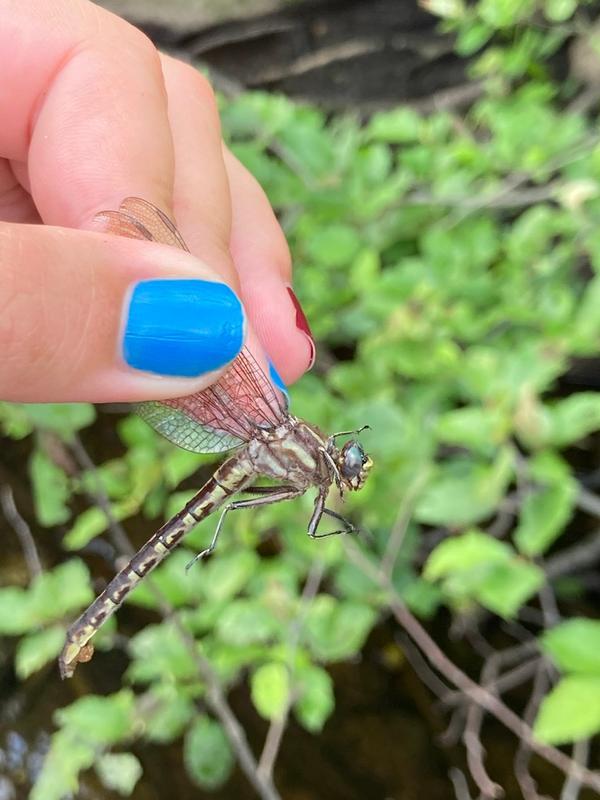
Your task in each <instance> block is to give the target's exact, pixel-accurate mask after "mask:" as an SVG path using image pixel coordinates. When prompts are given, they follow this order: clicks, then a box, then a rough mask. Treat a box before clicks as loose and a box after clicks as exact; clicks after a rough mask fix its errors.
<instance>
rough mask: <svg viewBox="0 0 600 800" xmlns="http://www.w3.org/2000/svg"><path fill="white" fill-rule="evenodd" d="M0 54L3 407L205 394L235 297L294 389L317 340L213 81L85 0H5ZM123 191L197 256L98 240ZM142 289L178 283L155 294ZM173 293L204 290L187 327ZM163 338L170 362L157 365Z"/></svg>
mask: <svg viewBox="0 0 600 800" xmlns="http://www.w3.org/2000/svg"><path fill="white" fill-rule="evenodd" d="M0 54H1V55H0V65H1V73H2V82H1V83H0V119H2V125H0V352H1V353H2V356H1V358H0V398H2V399H5V400H17V401H32V402H45V401H79V400H87V401H95V402H108V401H133V400H149V399H161V398H165V397H173V396H176V395H181V394H189V393H191V392H195V391H198V390H200V389H202V388H204V387H205V386H207V385H208V384H210V383H211V382H212V381H214V380H215V379H216V377H218V374H219V370H220V369H221V368H222V367H223V366H224V365H225V364H226V363H227V362H229V361H230V360H231V359H232V358H233V357H234V356H235V355H236V353H237V351H238V350H239V347H240V346H241V342H242V337H243V329H244V326H245V320H244V312H243V311H242V308H241V306H240V304H239V302H238V300H237V298H236V295H235V294H234V293H233V292H231V291H230V290H229V289H228V288H227V287H228V286H229V287H231V288H232V289H233V290H234V292H235V293H237V294H239V297H240V298H241V299H242V301H243V306H244V309H245V313H246V315H247V318H248V324H249V327H250V329H252V330H254V331H255V332H256V335H257V336H258V340H259V341H260V343H261V345H262V346H263V347H264V348H265V350H266V351H267V352H268V354H269V356H270V358H271V359H272V361H273V362H274V364H275V365H276V368H277V370H278V371H279V373H280V374H281V376H282V377H283V379H284V380H285V381H286V383H289V382H291V381H293V380H295V379H297V378H298V377H299V375H301V374H302V372H304V370H306V369H307V368H308V367H309V366H310V365H311V363H312V359H313V357H314V344H313V342H312V339H311V338H310V333H309V330H308V326H307V324H306V320H305V319H304V316H303V314H302V311H301V309H300V306H299V305H298V304H297V301H296V300H295V296H294V295H293V293H292V292H291V290H290V280H291V265H290V256H289V252H288V249H287V245H286V242H285V239H284V236H283V233H282V231H281V229H280V227H279V225H278V223H277V221H276V219H275V217H274V214H273V212H272V210H271V208H270V206H269V203H268V201H267V199H266V197H265V195H264V193H263V192H262V190H261V188H260V187H259V186H258V184H257V183H256V181H255V180H254V179H253V178H252V176H251V175H250V174H249V173H248V172H247V171H246V169H245V168H244V167H243V166H242V165H241V164H240V163H239V162H238V161H237V160H236V159H235V157H234V156H233V155H232V154H231V153H230V152H229V151H228V150H227V149H226V148H225V147H224V145H223V142H222V140H221V134H220V127H219V117H218V111H217V107H216V104H215V99H214V95H213V92H212V90H211V88H210V86H209V84H208V83H207V81H206V80H205V79H204V78H203V77H202V76H201V75H200V74H199V73H198V72H197V71H196V70H194V69H193V68H192V67H190V66H188V65H185V64H183V63H181V62H178V61H176V60H174V59H172V58H169V57H167V56H164V55H159V53H158V52H157V51H156V49H155V48H154V46H153V45H152V44H151V42H150V41H149V40H148V39H147V38H146V37H145V36H144V35H143V34H142V33H141V32H140V31H138V30H136V29H135V28H134V27H132V26H131V25H129V24H128V23H126V22H125V21H123V20H121V19H119V18H118V17H116V16H114V15H112V14H110V13H109V12H108V11H105V10H104V9H101V8H99V7H97V6H95V5H93V4H92V3H89V2H85V0H60V1H59V0H29V2H27V3H22V2H21V1H20V0H5V1H4V3H3V4H2V6H1V7H0ZM130 195H135V196H138V197H142V198H144V199H146V200H149V201H150V202H152V203H154V204H155V205H157V206H159V207H160V208H161V209H163V210H164V211H165V213H167V214H168V215H169V216H170V217H173V216H174V217H175V218H176V220H177V224H178V227H179V229H180V230H181V232H182V235H183V237H184V239H185V240H186V242H187V244H188V246H189V248H190V250H191V251H192V253H194V256H190V255H189V254H187V253H185V252H182V251H179V250H175V249H172V248H167V247H165V246H164V245H159V244H152V243H148V242H139V241H135V240H129V239H122V238H118V237H113V236H109V235H106V234H102V233H101V232H98V227H97V225H96V224H95V223H94V216H95V215H96V214H97V212H99V211H103V210H107V209H108V210H109V209H118V207H119V204H120V202H121V201H122V200H123V198H125V197H127V196H130ZM40 223H43V224H40ZM57 226H60V227H57ZM94 228H96V230H94ZM149 279H169V280H160V281H159V282H158V283H153V286H154V287H155V288H151V291H150V294H151V296H148V291H146V290H147V289H148V287H152V285H151V284H145V283H141V284H140V281H142V282H143V281H147V280H149ZM176 279H188V280H189V279H193V280H194V281H196V283H194V284H193V286H195V287H196V291H195V296H196V298H197V306H194V308H195V309H196V310H197V313H196V315H195V317H194V318H192V316H191V315H190V314H189V313H188V311H189V295H188V296H187V297H186V298H185V302H182V301H181V292H180V291H178V286H182V284H178V281H177V280H176ZM189 285H190V284H188V286H189ZM136 287H138V288H137V289H136ZM136 295H137V299H136ZM140 295H144V299H143V300H142V301H141V302H140V299H139V296H140ZM178 296H179V298H178ZM132 298H133V299H132ZM132 336H133V337H134V338H136V337H137V338H136V341H137V344H138V345H139V346H138V347H137V348H136V352H137V355H136V356H135V357H132V356H131V353H130V352H129V353H128V350H127V348H126V347H125V348H124V342H126V341H127V337H130V340H131V337H132ZM165 339H170V340H171V341H172V340H173V339H176V340H177V341H178V342H179V343H180V346H178V347H177V348H175V349H176V351H177V353H178V357H176V358H173V357H171V356H169V358H165V357H164V353H162V350H161V342H162V341H164V340H165ZM169 352H170V353H172V352H173V351H172V349H171V350H170V351H169ZM161 353H162V356H161ZM126 358H127V359H128V360H129V363H127V362H126V360H125V359H126ZM134 362H135V363H134ZM165 373H167V374H165Z"/></svg>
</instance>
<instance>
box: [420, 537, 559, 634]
mask: <svg viewBox="0 0 600 800" xmlns="http://www.w3.org/2000/svg"><path fill="white" fill-rule="evenodd" d="M423 574H424V576H425V577H426V578H428V579H429V580H436V579H443V583H442V587H443V591H444V594H445V595H446V596H447V598H448V600H449V601H450V602H451V603H452V604H453V605H455V606H457V607H458V608H460V607H467V608H468V606H469V604H470V603H471V602H472V601H474V600H475V601H477V602H479V603H481V605H483V606H485V607H486V608H488V609H489V610H490V611H494V612H495V613H496V614H499V615H500V616H503V617H507V618H510V617H513V616H514V615H515V614H516V613H517V611H518V610H519V608H520V607H521V606H522V605H523V604H524V603H525V602H526V601H527V600H528V599H529V598H530V597H531V596H532V595H533V594H534V593H535V592H536V591H537V590H538V589H539V588H540V587H541V586H542V585H543V583H544V574H543V572H542V570H541V569H540V568H539V567H538V566H536V565H535V564H531V563H528V562H526V561H523V560H522V559H520V558H519V557H518V556H517V555H516V554H515V553H514V551H513V550H512V548H511V547H510V546H509V545H507V544H506V543H505V542H500V541H498V540H497V539H494V538H492V537H491V536H488V535H486V534H484V533H482V532H481V531H477V530H473V531H469V532H467V533H464V534H461V535H460V536H455V537H453V538H451V539H446V540H445V541H443V542H441V543H440V544H439V545H438V546H437V547H436V548H435V550H434V551H433V552H432V553H431V555H430V556H429V559H428V561H427V563H426V564H425V569H424V572H423Z"/></svg>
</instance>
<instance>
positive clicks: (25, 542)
mask: <svg viewBox="0 0 600 800" xmlns="http://www.w3.org/2000/svg"><path fill="white" fill-rule="evenodd" d="M0 504H1V505H2V511H3V512H4V516H5V517H6V521H7V522H8V524H9V525H10V526H11V528H12V529H13V530H14V532H15V533H16V534H17V537H18V539H19V543H20V545H21V549H22V550H23V555H24V556H25V563H26V564H27V570H28V571H29V575H30V577H31V578H37V576H38V575H41V574H42V563H41V561H40V557H39V555H38V551H37V547H36V546H35V540H34V538H33V535H32V533H31V530H30V529H29V525H28V524H27V523H26V522H25V520H24V519H23V517H22V516H21V515H20V514H19V510H18V509H17V506H16V505H15V499H14V497H13V493H12V489H11V488H10V486H9V485H8V484H4V485H3V486H2V487H0Z"/></svg>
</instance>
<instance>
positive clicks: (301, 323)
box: [287, 286, 317, 369]
mask: <svg viewBox="0 0 600 800" xmlns="http://www.w3.org/2000/svg"><path fill="white" fill-rule="evenodd" d="M287 290H288V294H289V296H290V298H291V300H292V303H293V304H294V308H295V309H296V327H297V328H298V330H300V331H302V333H303V334H304V335H305V336H306V338H307V339H308V343H309V344H310V360H309V363H308V369H310V368H311V367H312V365H313V364H314V363H315V356H316V354H317V348H316V347H315V340H314V338H313V335H312V331H311V329H310V325H309V324H308V320H307V319H306V316H305V314H304V311H303V310H302V306H301V305H300V301H299V300H298V298H297V297H296V295H295V293H294V290H293V289H292V287H291V286H288V287H287Z"/></svg>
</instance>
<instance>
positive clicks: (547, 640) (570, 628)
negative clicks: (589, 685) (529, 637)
mask: <svg viewBox="0 0 600 800" xmlns="http://www.w3.org/2000/svg"><path fill="white" fill-rule="evenodd" d="M540 644H541V647H542V650H543V651H544V652H545V653H547V654H548V655H549V656H550V658H552V660H553V661H554V663H555V664H556V666H557V667H558V668H559V669H561V670H562V671H563V672H576V673H581V674H589V675H596V676H600V621H599V620H596V619H588V618H587V617H578V618H575V619H570V620H567V621H566V622H561V623H560V625H557V626H556V627H555V628H552V629H551V630H549V631H546V632H545V633H544V634H543V635H542V637H541V639H540Z"/></svg>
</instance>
